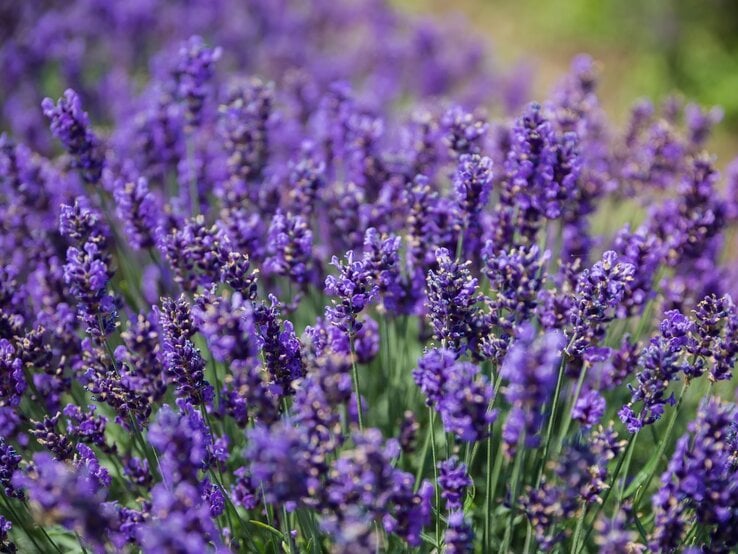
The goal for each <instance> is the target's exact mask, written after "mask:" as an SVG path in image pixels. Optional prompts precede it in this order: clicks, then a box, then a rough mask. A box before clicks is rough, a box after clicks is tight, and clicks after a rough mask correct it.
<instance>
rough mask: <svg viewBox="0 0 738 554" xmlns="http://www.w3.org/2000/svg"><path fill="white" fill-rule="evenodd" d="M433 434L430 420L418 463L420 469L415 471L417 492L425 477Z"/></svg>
mask: <svg viewBox="0 0 738 554" xmlns="http://www.w3.org/2000/svg"><path fill="white" fill-rule="evenodd" d="M432 434H433V427H431V425H430V422H429V423H428V431H427V432H426V433H425V442H424V443H423V450H422V451H421V453H420V464H419V465H418V471H417V472H415V492H418V489H419V488H420V479H421V478H422V477H423V472H424V471H425V460H426V459H427V458H428V449H429V448H430V443H431V435H432Z"/></svg>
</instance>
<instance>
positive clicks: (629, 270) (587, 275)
mask: <svg viewBox="0 0 738 554" xmlns="http://www.w3.org/2000/svg"><path fill="white" fill-rule="evenodd" d="M634 272H635V268H634V267H633V265H632V264H629V263H627V262H622V261H620V260H619V259H618V255H617V254H616V253H615V252H613V251H612V250H608V251H607V252H605V253H604V254H603V255H602V259H601V260H600V261H598V262H596V263H595V264H594V265H593V266H592V267H591V268H590V269H585V270H584V271H582V273H581V274H580V275H579V278H578V280H577V285H576V290H575V294H576V303H575V305H574V307H573V309H572V312H571V315H570V320H571V324H572V327H573V330H572V337H571V339H570V342H571V345H570V346H569V347H568V348H567V350H568V352H569V353H574V354H581V353H583V351H584V349H585V348H586V347H587V346H590V345H594V344H596V343H597V342H598V341H599V340H601V338H602V335H603V332H604V324H606V323H608V322H609V321H611V320H613V319H614V318H615V317H616V312H617V307H618V306H619V304H620V302H621V301H622V299H623V297H624V295H625V293H626V290H627V286H628V283H629V282H630V281H631V280H632V279H633V273H634Z"/></svg>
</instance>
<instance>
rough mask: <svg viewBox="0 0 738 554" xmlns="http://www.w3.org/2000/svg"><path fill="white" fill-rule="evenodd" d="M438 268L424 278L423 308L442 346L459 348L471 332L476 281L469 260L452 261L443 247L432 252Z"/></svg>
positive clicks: (475, 298) (460, 348)
mask: <svg viewBox="0 0 738 554" xmlns="http://www.w3.org/2000/svg"><path fill="white" fill-rule="evenodd" d="M435 256H436V261H437V264H438V268H437V269H435V270H431V271H429V272H428V276H427V278H426V295H427V300H426V308H427V309H428V319H429V320H430V323H431V325H432V326H433V336H434V338H435V339H436V340H437V341H438V342H440V343H441V344H442V345H443V346H444V347H448V348H450V349H451V350H455V351H461V350H463V348H464V339H466V338H467V337H468V336H469V334H470V332H471V329H470V327H471V323H472V316H473V314H474V311H475V305H476V304H477V302H478V301H479V300H480V295H479V293H478V286H479V281H478V280H477V279H476V278H475V277H472V275H471V271H470V270H469V266H470V265H471V264H470V263H469V262H461V263H460V262H458V261H456V260H453V259H452V258H451V256H450V254H449V252H448V250H446V249H445V248H439V249H437V250H436V252H435Z"/></svg>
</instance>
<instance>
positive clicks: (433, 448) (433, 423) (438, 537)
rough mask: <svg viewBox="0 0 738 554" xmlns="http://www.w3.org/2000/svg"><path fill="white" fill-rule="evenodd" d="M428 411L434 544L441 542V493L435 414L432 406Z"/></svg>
mask: <svg viewBox="0 0 738 554" xmlns="http://www.w3.org/2000/svg"><path fill="white" fill-rule="evenodd" d="M428 411H429V412H430V435H431V441H430V442H431V458H432V460H433V489H434V491H435V497H436V501H435V504H436V519H435V521H436V545H440V544H441V495H440V491H439V489H438V460H437V458H436V434H435V429H436V414H435V411H434V410H433V408H430V407H429V408H428Z"/></svg>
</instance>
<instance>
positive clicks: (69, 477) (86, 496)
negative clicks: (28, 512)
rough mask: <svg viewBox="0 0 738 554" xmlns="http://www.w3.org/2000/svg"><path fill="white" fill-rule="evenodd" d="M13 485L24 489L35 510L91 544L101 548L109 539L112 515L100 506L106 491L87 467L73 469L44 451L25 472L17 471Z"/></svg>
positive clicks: (35, 456) (36, 456)
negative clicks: (108, 532) (108, 533)
mask: <svg viewBox="0 0 738 554" xmlns="http://www.w3.org/2000/svg"><path fill="white" fill-rule="evenodd" d="M13 484H14V485H15V486H16V487H18V488H22V489H23V490H24V491H25V493H26V495H27V496H28V499H29V501H30V502H31V505H32V506H33V507H34V509H37V510H39V511H40V512H41V513H42V514H44V516H45V517H48V518H50V519H51V520H52V521H54V522H56V523H59V524H61V525H63V526H64V527H66V528H68V529H70V530H74V531H76V532H77V533H79V534H80V535H81V537H82V538H83V539H84V540H85V541H89V542H90V544H92V545H95V546H97V547H100V546H101V545H103V544H104V543H105V542H106V536H105V535H106V532H107V530H108V529H109V528H110V520H111V518H112V514H111V513H110V510H107V509H101V508H103V506H101V500H102V499H103V498H104V495H105V490H104V489H103V488H101V487H100V485H99V484H98V482H97V481H96V480H95V479H94V477H93V475H92V474H91V472H90V470H89V469H87V466H85V465H83V466H81V467H78V468H76V469H73V468H72V467H71V466H69V465H68V464H67V463H65V462H61V461H57V460H54V459H53V458H52V457H51V456H50V455H49V454H48V453H44V452H41V453H38V454H36V455H34V457H33V464H32V465H30V466H29V467H28V469H27V470H26V471H25V472H16V474H15V476H14V478H13Z"/></svg>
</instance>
